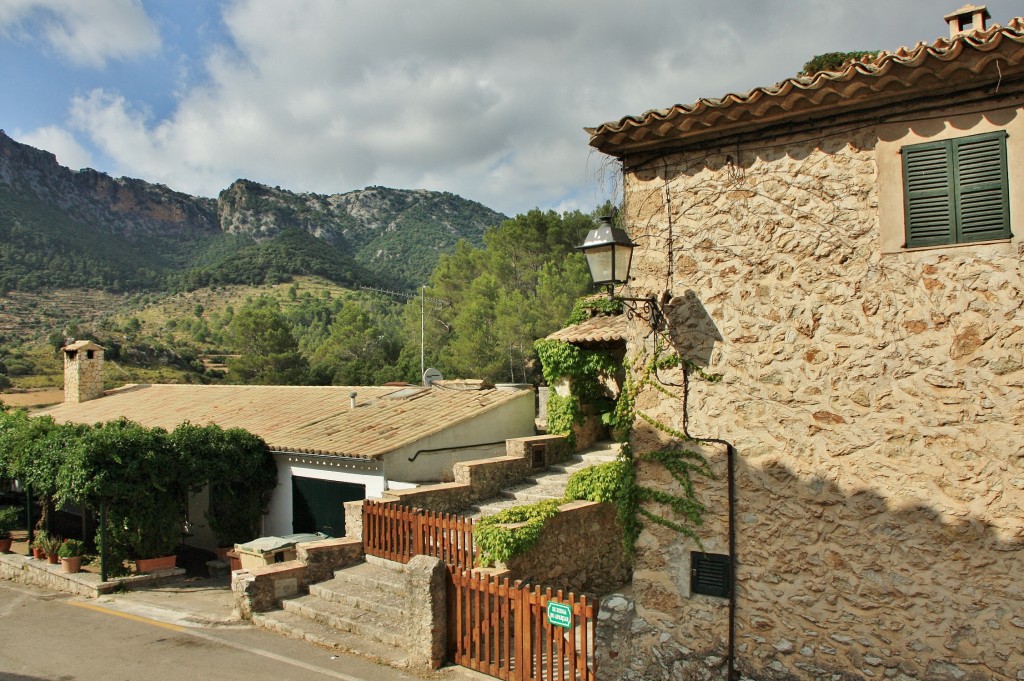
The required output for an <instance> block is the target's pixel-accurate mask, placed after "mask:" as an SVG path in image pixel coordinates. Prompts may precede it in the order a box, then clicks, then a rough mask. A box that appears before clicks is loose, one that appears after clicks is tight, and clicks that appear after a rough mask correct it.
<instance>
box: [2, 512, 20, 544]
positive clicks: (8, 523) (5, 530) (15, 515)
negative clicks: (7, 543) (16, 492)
mask: <svg viewBox="0 0 1024 681" xmlns="http://www.w3.org/2000/svg"><path fill="white" fill-rule="evenodd" d="M20 520H21V509H20V508H18V507H17V506H8V507H7V508H0V539H7V538H8V537H10V536H11V531H13V530H14V528H16V527H17V526H18V522H19V521H20Z"/></svg>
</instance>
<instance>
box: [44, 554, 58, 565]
mask: <svg viewBox="0 0 1024 681" xmlns="http://www.w3.org/2000/svg"><path fill="white" fill-rule="evenodd" d="M46 562H47V563H49V564H50V565H56V564H57V563H59V562H60V556H58V555H57V554H56V553H51V554H48V555H47V556H46Z"/></svg>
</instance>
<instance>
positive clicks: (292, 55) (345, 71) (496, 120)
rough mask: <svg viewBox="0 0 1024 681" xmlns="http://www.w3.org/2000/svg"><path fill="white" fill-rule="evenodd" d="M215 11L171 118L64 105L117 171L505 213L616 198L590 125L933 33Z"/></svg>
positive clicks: (865, 21) (547, 6)
mask: <svg viewBox="0 0 1024 681" xmlns="http://www.w3.org/2000/svg"><path fill="white" fill-rule="evenodd" d="M1000 1H1001V0H993V2H992V3H990V9H995V8H994V7H991V5H995V4H997V3H998V2H1000ZM879 17H885V18H886V20H885V22H881V21H879ZM223 22H224V27H225V28H226V31H227V35H228V36H229V38H230V42H224V43H223V44H220V45H211V46H209V47H210V52H209V53H208V54H209V56H208V57H207V59H206V63H205V67H206V70H207V74H206V75H207V78H206V80H205V81H204V82H203V84H202V85H201V86H197V87H193V88H191V89H189V90H186V91H184V92H182V93H181V94H180V96H179V99H178V100H177V103H176V108H175V109H174V111H173V112H172V113H171V114H169V115H167V116H166V117H164V118H161V119H156V120H154V119H152V117H151V116H150V114H149V113H148V112H147V111H146V110H145V109H144V108H141V107H139V106H138V105H136V104H134V103H132V102H128V101H126V100H125V99H124V98H123V97H120V96H119V95H117V94H116V93H114V92H113V91H112V90H108V91H95V92H93V93H91V94H89V95H87V96H82V97H79V98H77V99H76V100H75V103H74V106H73V121H74V124H75V125H76V126H77V127H78V128H80V129H81V130H82V131H85V132H87V134H89V135H90V137H91V140H92V141H93V143H94V144H95V145H96V146H97V148H99V149H101V150H102V151H103V153H104V154H106V155H107V156H109V157H110V158H112V159H114V160H115V162H116V163H117V165H118V167H117V169H116V170H117V172H119V173H124V174H130V175H134V176H139V177H143V178H145V179H150V180H154V181H160V182H164V183H166V184H168V185H170V186H172V187H175V188H177V189H181V190H184V191H189V192H193V193H201V194H204V195H215V194H216V193H217V192H218V191H220V190H221V189H223V188H225V187H226V186H227V185H228V184H229V183H230V182H231V181H233V180H234V179H236V178H237V177H247V178H249V179H253V180H256V181H260V182H265V183H268V184H272V185H274V184H279V185H282V186H284V187H287V188H290V189H294V190H298V191H316V192H323V193H334V192H341V191H349V190H352V189H359V188H362V187H364V186H366V185H369V184H382V185H387V186H393V187H404V188H419V187H423V188H428V189H438V190H446V191H452V192H455V193H458V194H461V195H463V196H466V197H468V198H472V199H476V200H479V201H481V202H483V203H485V204H487V205H489V206H491V207H494V208H496V209H498V210H502V211H504V212H506V213H515V212H521V211H525V210H528V209H529V208H531V207H534V206H538V205H539V206H540V207H542V208H547V207H555V206H561V207H565V206H574V205H579V206H581V207H583V208H589V207H593V206H595V205H597V204H598V203H600V202H603V201H604V200H605V199H607V198H615V194H614V184H615V183H614V182H603V183H602V181H601V178H603V176H604V175H603V172H602V168H603V157H602V156H600V155H595V154H592V153H591V149H590V148H589V147H588V145H587V136H586V134H585V133H584V132H583V130H582V128H583V127H585V126H592V125H597V124H600V123H602V122H605V121H608V120H612V119H618V118H620V117H621V116H624V115H628V114H640V113H642V112H643V111H644V110H646V109H649V108H659V107H666V106H670V105H672V104H675V103H679V102H684V103H688V102H692V101H694V100H695V99H696V98H698V97H718V96H721V95H723V94H725V93H727V92H736V91H741V92H742V91H746V90H748V89H750V88H752V87H755V86H759V85H769V84H771V83H774V82H776V81H779V80H782V79H784V78H786V77H788V76H791V75H794V74H795V73H796V71H797V70H799V68H800V67H801V65H802V64H803V63H804V62H805V61H806V60H808V59H809V58H810V57H811V56H813V55H815V54H818V53H822V52H828V51H846V50H854V49H873V48H895V47H898V46H899V45H901V44H906V43H913V42H914V41H915V40H917V39H929V40H930V39H933V38H935V37H939V36H940V35H942V34H943V33H944V32H945V24H944V23H943V22H942V12H941V11H939V10H938V9H937V8H936V6H935V3H934V0H905V1H904V2H901V3H898V4H896V5H893V3H891V2H888V1H887V0H864V1H863V2H860V3H851V4H843V3H835V2H831V1H829V2H826V1H825V0H800V1H799V2H794V1H793V0H786V1H785V2H783V0H758V1H757V2H755V1H754V0H743V1H739V0H737V1H736V2H728V3H724V2H719V3H713V4H708V3H698V2H690V1H686V2H684V1H680V0H646V1H645V2H640V3H625V4H623V3H622V2H621V1H617V2H611V1H610V0H563V1H562V2H557V3H552V2H547V1H544V2H541V1H539V0H536V1H531V0H523V1H521V2H516V3H486V2H465V1H464V0H435V1H433V2H429V3H422V2H417V3H412V2H401V1H399V0H376V1H375V2H373V3H340V2H336V1H335V0H292V1H291V2H288V3H281V2H278V1H276V0H235V1H233V2H230V3H229V4H227V5H226V7H225V9H224V12H223Z"/></svg>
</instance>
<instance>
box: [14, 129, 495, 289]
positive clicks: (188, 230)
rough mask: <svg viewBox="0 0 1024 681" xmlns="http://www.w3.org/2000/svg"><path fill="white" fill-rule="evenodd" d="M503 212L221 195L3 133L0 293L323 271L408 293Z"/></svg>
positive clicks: (429, 195)
mask: <svg viewBox="0 0 1024 681" xmlns="http://www.w3.org/2000/svg"><path fill="white" fill-rule="evenodd" d="M506 219H507V217H506V216H505V215H502V214H501V213H498V212H495V211H493V210H491V209H489V208H487V207H486V206H483V205H481V204H479V203H476V202H474V201H470V200H468V199H464V198H462V197H460V196H457V195H455V194H451V193H448V192H435V191H427V190H406V189H389V188H386V187H368V188H366V189H363V190H358V191H352V192H347V193H342V194H331V195H324V194H312V193H296V192H291V191H288V190H286V189H281V188H280V187H269V186H267V185H263V184H259V183H257V182H252V181H249V180H244V179H240V180H237V181H235V182H234V183H233V184H232V185H231V186H230V187H228V188H227V189H225V190H223V191H222V192H221V193H220V195H219V196H218V197H217V198H216V199H210V198H204V197H197V196H190V195H188V194H183V193H181V192H177V191H174V190H172V189H170V188H168V187H166V186H164V185H161V184H152V183H149V182H146V181H144V180H140V179H132V178H125V177H122V178H117V179H115V178H112V177H110V176H109V175H107V174H105V173H101V172H98V171H96V170H92V169H88V168H87V169H83V170H78V171H73V170H70V169H68V168H66V167H64V166H61V165H60V164H59V163H58V162H57V158H56V157H55V156H54V155H53V154H52V153H50V152H47V151H44V150H40V149H36V148H34V147H31V146H28V145H26V144H21V143H19V142H17V141H15V140H14V139H12V138H11V137H9V136H8V135H7V134H6V133H4V132H3V131H2V130H0V292H3V291H11V290H23V291H34V290H40V289H44V288H64V289H66V288H74V287H83V288H101V289H106V290H111V291H129V290H182V289H195V288H202V287H206V286H213V285H219V284H260V283H274V282H280V281H287V280H288V279H289V278H290V277H291V276H293V275H300V274H303V275H319V276H322V277H325V278H327V279H330V280H332V281H335V282H337V283H339V284H342V285H346V286H352V287H354V286H359V285H368V286H383V287H387V288H394V289H409V288H412V287H415V286H417V285H418V284H421V283H424V282H426V280H427V278H428V277H429V276H430V273H431V271H433V268H434V266H435V265H436V263H437V260H438V258H439V256H440V255H441V254H442V253H447V252H451V251H452V250H454V247H455V244H456V243H457V242H458V241H459V240H461V239H465V240H467V241H469V242H470V243H472V244H474V245H480V244H482V240H483V234H484V232H485V231H486V229H488V228H489V227H495V226H497V225H498V224H500V223H501V222H502V221H504V220H506Z"/></svg>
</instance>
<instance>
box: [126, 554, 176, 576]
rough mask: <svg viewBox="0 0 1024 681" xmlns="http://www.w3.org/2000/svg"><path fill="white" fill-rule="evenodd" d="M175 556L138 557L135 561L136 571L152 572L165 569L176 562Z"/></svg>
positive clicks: (171, 566)
mask: <svg viewBox="0 0 1024 681" xmlns="http://www.w3.org/2000/svg"><path fill="white" fill-rule="evenodd" d="M177 559H178V557H177V556H162V557H160V558H139V559H138V560H136V561H135V571H136V572H153V571H154V570H166V569H168V568H173V567H174V565H175V563H176V562H177Z"/></svg>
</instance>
